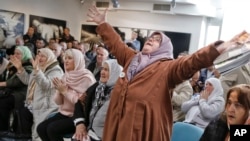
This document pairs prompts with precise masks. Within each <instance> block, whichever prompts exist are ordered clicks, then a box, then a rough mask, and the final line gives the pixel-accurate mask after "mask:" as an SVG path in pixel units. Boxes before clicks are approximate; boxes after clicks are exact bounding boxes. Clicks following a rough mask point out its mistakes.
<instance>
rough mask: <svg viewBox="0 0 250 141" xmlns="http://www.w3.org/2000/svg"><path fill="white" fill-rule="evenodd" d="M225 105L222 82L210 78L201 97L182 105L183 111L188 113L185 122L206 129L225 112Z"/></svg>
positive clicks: (193, 98)
mask: <svg viewBox="0 0 250 141" xmlns="http://www.w3.org/2000/svg"><path fill="white" fill-rule="evenodd" d="M224 105H225V100H224V98H223V89H222V86H221V83H220V80H219V79H217V78H209V79H207V80H206V83H205V89H204V91H203V92H201V94H200V96H196V97H192V98H191V99H190V100H189V101H185V102H184V103H183V104H182V106H181V108H182V111H183V112H184V113H186V116H185V120H184V122H187V123H192V124H194V125H196V126H199V127H201V128H205V127H206V126H207V125H208V124H209V122H210V121H212V120H213V119H214V118H215V117H217V116H218V115H219V114H220V113H221V112H223V106H224Z"/></svg>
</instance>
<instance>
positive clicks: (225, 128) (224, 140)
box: [200, 84, 250, 141]
mask: <svg viewBox="0 0 250 141" xmlns="http://www.w3.org/2000/svg"><path fill="white" fill-rule="evenodd" d="M249 110H250V85H247V84H239V85H236V86H234V87H232V88H231V89H230V90H229V91H228V93H227V98H226V105H225V110H224V112H223V113H222V114H221V116H220V117H219V118H217V119H215V120H213V121H211V122H210V123H209V124H208V126H207V127H206V128H205V131H204V133H203V135H202V136H201V139H200V141H229V140H230V133H229V131H230V129H229V126H230V125H244V124H247V125H249V124H250V122H249V119H250V118H249V116H250V115H249Z"/></svg>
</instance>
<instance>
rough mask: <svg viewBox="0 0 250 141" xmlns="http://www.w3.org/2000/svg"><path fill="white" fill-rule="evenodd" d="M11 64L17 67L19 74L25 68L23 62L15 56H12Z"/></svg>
mask: <svg viewBox="0 0 250 141" xmlns="http://www.w3.org/2000/svg"><path fill="white" fill-rule="evenodd" d="M10 62H11V63H12V64H13V65H14V66H15V67H16V69H17V72H18V73H21V72H22V71H23V66H22V62H21V60H19V59H17V58H16V57H15V56H13V55H11V56H10Z"/></svg>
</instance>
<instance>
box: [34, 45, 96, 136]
mask: <svg viewBox="0 0 250 141" xmlns="http://www.w3.org/2000/svg"><path fill="white" fill-rule="evenodd" d="M64 68H65V74H64V76H63V78H62V79H60V78H55V79H53V84H54V86H55V88H56V89H57V93H56V95H55V98H54V100H55V102H56V104H57V105H58V106H59V112H58V113H57V114H55V115H54V116H53V117H51V118H48V119H47V120H45V121H43V122H42V123H41V124H39V126H38V128H37V132H38V134H39V136H40V138H41V139H42V140H43V141H63V135H64V134H66V133H73V132H74V131H75V126H74V122H73V120H72V116H73V112H74V108H75V107H74V105H75V103H76V102H77V101H78V99H79V97H81V96H82V95H83V94H84V93H85V91H86V90H87V89H88V88H89V87H90V86H91V85H93V84H94V83H95V82H96V80H95V77H94V75H93V74H92V73H91V72H90V71H89V70H88V69H86V68H85V61H84V56H83V54H82V53H81V51H79V50H77V49H68V50H66V52H65V61H64Z"/></svg>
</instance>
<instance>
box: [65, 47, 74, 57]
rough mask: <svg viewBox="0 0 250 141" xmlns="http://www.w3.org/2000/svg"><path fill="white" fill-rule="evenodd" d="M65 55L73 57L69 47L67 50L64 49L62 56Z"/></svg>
mask: <svg viewBox="0 0 250 141" xmlns="http://www.w3.org/2000/svg"><path fill="white" fill-rule="evenodd" d="M66 56H68V57H73V52H72V50H71V49H67V50H66V51H65V55H64V57H66ZM64 59H65V58H64Z"/></svg>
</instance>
